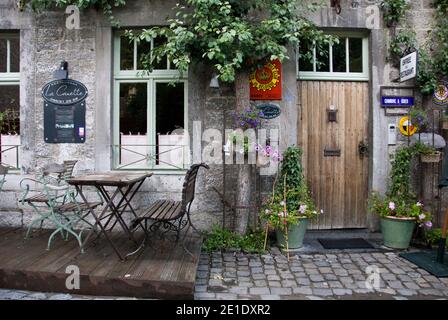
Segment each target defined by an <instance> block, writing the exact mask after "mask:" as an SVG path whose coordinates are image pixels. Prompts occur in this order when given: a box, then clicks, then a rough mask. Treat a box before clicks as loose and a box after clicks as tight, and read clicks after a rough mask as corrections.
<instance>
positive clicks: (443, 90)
mask: <svg viewBox="0 0 448 320" xmlns="http://www.w3.org/2000/svg"><path fill="white" fill-rule="evenodd" d="M432 101H433V102H434V103H435V104H437V105H439V106H445V105H447V104H448V84H447V83H446V82H441V83H439V84H438V85H437V89H436V90H435V91H434V94H433V96H432Z"/></svg>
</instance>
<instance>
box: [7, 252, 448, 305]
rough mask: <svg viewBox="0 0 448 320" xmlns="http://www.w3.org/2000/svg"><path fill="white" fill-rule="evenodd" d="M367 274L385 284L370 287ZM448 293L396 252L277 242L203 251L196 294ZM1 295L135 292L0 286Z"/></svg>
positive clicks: (445, 281)
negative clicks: (291, 249) (326, 250)
mask: <svg viewBox="0 0 448 320" xmlns="http://www.w3.org/2000/svg"><path fill="white" fill-rule="evenodd" d="M376 272H379V273H376ZM376 275H379V277H378V276H376ZM367 279H369V280H370V281H369V282H368V283H372V284H378V285H379V287H376V288H377V289H368V288H367V286H366V280H367ZM376 280H377V281H376ZM375 281H376V283H375ZM447 298H448V278H440V279H439V278H436V277H434V276H432V275H430V274H429V273H428V272H426V271H424V270H422V269H419V268H417V267H416V266H415V265H413V264H412V263H410V262H408V261H406V260H404V259H402V258H400V257H398V255H397V254H396V253H394V252H386V253H384V252H373V253H372V252H369V253H334V254H300V255H291V257H290V261H289V262H288V260H287V258H286V256H285V255H282V254H281V253H280V251H279V250H278V249H277V250H276V249H275V248H274V249H273V250H272V251H271V253H269V254H264V255H256V254H243V253H232V252H226V253H220V252H216V253H213V254H205V253H203V254H201V256H200V261H199V267H198V271H197V279H196V287H195V299H201V300H202V299H204V300H205V299H229V300H234V299H272V300H278V299H305V300H318V299H397V300H400V299H401V300H403V299H447ZM0 299H21V300H30V299H32V300H42V299H50V300H75V299H82V300H84V299H87V300H92V299H116V300H121V299H135V298H127V297H93V296H80V295H70V294H60V293H41V292H28V291H19V290H8V289H0Z"/></svg>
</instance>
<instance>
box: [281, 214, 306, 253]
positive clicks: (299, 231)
mask: <svg viewBox="0 0 448 320" xmlns="http://www.w3.org/2000/svg"><path fill="white" fill-rule="evenodd" d="M307 227H308V218H300V219H299V220H298V223H297V224H289V225H288V247H286V239H285V231H284V230H283V229H281V228H277V229H276V230H275V234H276V236H277V245H278V246H279V247H280V248H282V249H285V250H286V248H288V249H298V248H301V247H302V246H303V238H304V237H305V232H306V228H307Z"/></svg>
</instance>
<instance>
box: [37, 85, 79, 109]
mask: <svg viewBox="0 0 448 320" xmlns="http://www.w3.org/2000/svg"><path fill="white" fill-rule="evenodd" d="M42 97H43V98H44V99H45V101H47V102H50V103H53V104H56V105H65V106H67V105H72V104H75V103H77V102H80V101H83V100H84V99H85V98H86V97H87V88H86V86H85V85H83V84H82V83H81V82H79V81H75V80H71V79H61V80H54V81H51V82H49V83H47V84H46V85H45V86H44V87H43V89H42Z"/></svg>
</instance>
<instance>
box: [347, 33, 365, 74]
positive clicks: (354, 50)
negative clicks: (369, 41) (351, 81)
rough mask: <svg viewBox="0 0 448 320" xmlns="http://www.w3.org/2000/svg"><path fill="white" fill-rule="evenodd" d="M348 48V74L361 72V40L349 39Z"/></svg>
mask: <svg viewBox="0 0 448 320" xmlns="http://www.w3.org/2000/svg"><path fill="white" fill-rule="evenodd" d="M348 47H349V70H350V72H362V71H363V70H362V54H363V52H362V39H361V38H349V39H348Z"/></svg>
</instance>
